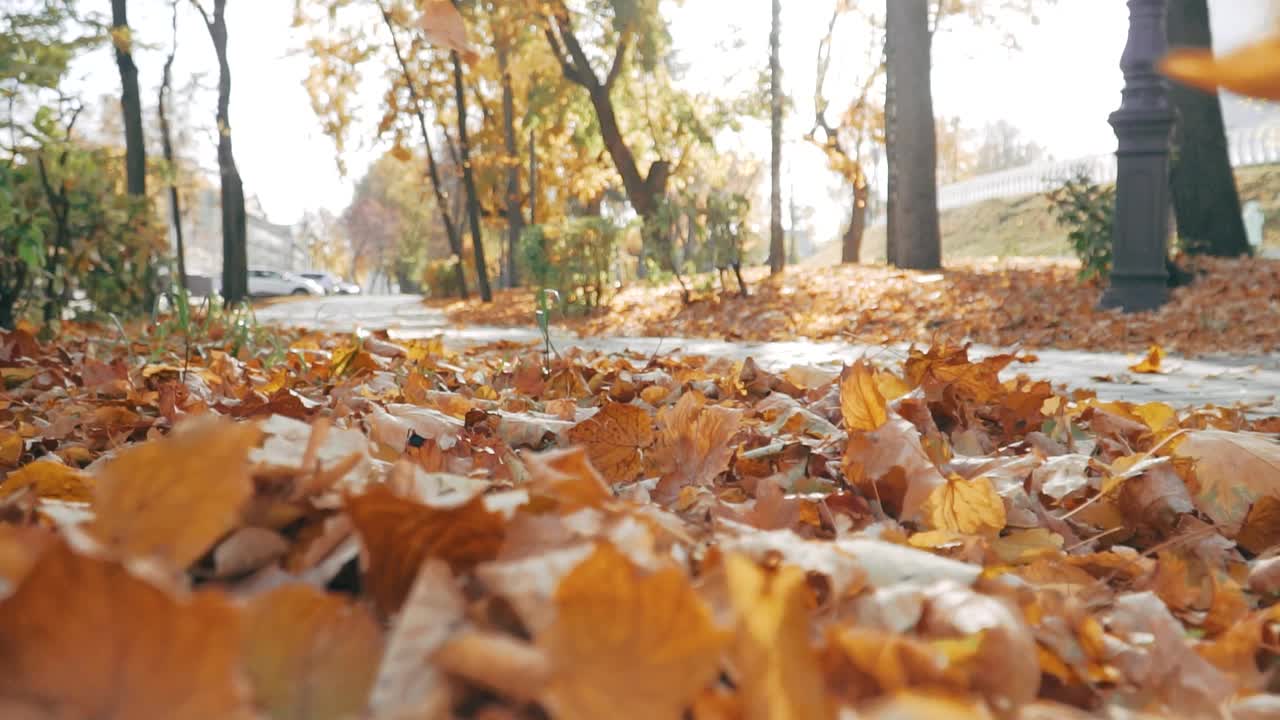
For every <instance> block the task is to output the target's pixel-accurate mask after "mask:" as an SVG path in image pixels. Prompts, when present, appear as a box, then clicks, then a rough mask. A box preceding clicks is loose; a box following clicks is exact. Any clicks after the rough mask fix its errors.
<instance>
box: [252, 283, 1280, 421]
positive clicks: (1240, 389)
mask: <svg viewBox="0 0 1280 720" xmlns="http://www.w3.org/2000/svg"><path fill="white" fill-rule="evenodd" d="M257 315H258V319H259V320H260V321H261V322H268V323H276V324H281V325H297V326H303V327H311V328H315V329H324V330H331V331H338V332H350V331H354V330H355V329H356V328H357V327H361V328H365V329H371V330H372V329H386V330H388V331H390V332H391V334H392V335H393V336H394V337H401V338H406V339H407V338H422V337H434V336H436V335H443V336H444V340H445V343H446V344H447V345H450V346H452V347H458V348H461V347H466V346H471V345H479V344H484V343H490V342H495V341H497V340H509V341H513V342H540V341H541V336H540V335H539V333H538V331H537V329H536V328H534V327H533V318H532V316H531V317H530V319H529V327H528V328H497V327H486V326H467V327H455V326H453V325H451V324H450V323H449V321H448V320H447V319H446V318H445V315H444V313H443V312H441V311H440V310H436V309H433V308H428V307H426V306H424V305H423V304H422V301H421V298H419V297H417V296H412V295H391V296H364V297H360V296H357V297H345V296H340V297H329V298H321V299H313V300H299V301H296V302H285V303H280V304H277V305H273V306H270V307H266V308H262V309H260V310H259V311H258V313H257ZM552 342H554V343H555V344H556V347H557V348H559V349H561V350H564V349H566V348H569V347H575V346H576V347H582V348H585V349H594V350H600V351H603V352H611V353H612V352H623V351H626V350H633V351H637V352H642V353H645V354H653V353H656V352H662V353H668V352H681V353H685V354H696V355H711V356H724V357H731V358H734V359H738V360H742V359H745V358H747V357H752V358H754V359H755V361H756V362H757V363H759V364H760V365H761V366H762V367H765V368H768V369H771V370H782V369H786V368H787V367H790V366H792V365H819V366H835V367H838V366H839V365H841V364H842V363H848V362H851V361H853V360H856V359H857V358H860V357H870V358H873V359H879V360H882V361H884V362H885V363H886V364H890V365H892V364H894V363H895V361H897V360H899V359H901V358H904V357H906V350H907V347H908V346H907V345H895V346H887V347H886V346H879V345H875V346H870V345H856V344H852V343H838V342H810V341H797V342H724V341H719V340H697V339H688V338H579V337H577V336H575V335H571V334H566V333H563V332H553V333H552ZM997 352H1000V349H998V348H992V347H983V346H974V348H973V355H974V356H976V357H981V356H984V355H987V354H993V353H997ZM1034 354H1035V355H1037V356H1038V357H1039V358H1040V361H1039V362H1037V363H1033V364H1030V365H1021V364H1017V365H1014V366H1012V367H1011V368H1010V369H1009V371H1007V372H1010V373H1018V372H1025V373H1026V374H1028V375H1030V376H1031V377H1034V378H1037V379H1044V380H1049V381H1051V382H1053V383H1055V384H1065V385H1067V386H1069V387H1071V388H1087V389H1091V390H1094V391H1096V392H1097V393H1098V396H1099V397H1102V398H1104V399H1112V400H1129V401H1132V402H1148V401H1160V402H1167V403H1170V404H1172V405H1174V406H1177V407H1187V406H1193V405H1194V406H1203V405H1209V404H1213V405H1228V406H1229V405H1234V404H1236V403H1245V404H1247V405H1249V406H1250V408H1251V411H1252V412H1253V413H1255V414H1259V415H1280V356H1269V357H1232V356H1223V357H1212V358H1200V359H1197V360H1188V359H1183V358H1176V357H1170V358H1166V359H1165V367H1167V368H1168V370H1169V371H1168V372H1167V373H1166V374H1163V375H1135V374H1133V373H1130V372H1129V370H1128V368H1129V366H1130V365H1132V364H1133V363H1134V362H1135V361H1136V360H1137V358H1135V357H1134V356H1131V355H1125V354H1122V353H1090V352H1081V351H1076V350H1036V351H1034Z"/></svg>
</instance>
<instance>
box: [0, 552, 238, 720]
mask: <svg viewBox="0 0 1280 720" xmlns="http://www.w3.org/2000/svg"><path fill="white" fill-rule="evenodd" d="M239 628H240V617H239V614H238V613H237V611H236V610H235V609H234V607H232V606H231V605H230V604H229V603H228V602H227V600H226V599H225V598H224V596H223V595H221V594H220V593H214V592H201V593H197V594H196V595H193V596H191V597H189V598H185V599H179V598H175V597H174V596H172V595H171V594H170V593H169V592H167V591H164V590H161V589H160V588H157V587H155V586H153V585H151V584H149V583H147V582H145V581H143V580H140V579H138V578H136V577H134V576H132V575H130V573H129V572H128V571H127V570H126V569H125V568H124V567H123V566H121V565H119V564H117V563H114V562H109V561H107V560H100V559H95V558H89V557H84V556H81V555H77V554H75V553H74V552H73V551H72V550H71V549H70V548H69V547H68V546H67V545H65V544H64V543H58V544H56V545H55V546H54V547H52V548H50V549H48V550H47V551H46V552H45V553H44V554H43V555H42V556H41V557H40V560H39V561H38V562H37V563H36V565H35V567H34V568H32V569H31V571H30V573H28V574H27V576H26V578H25V579H24V580H23V582H22V584H21V585H20V586H19V587H18V589H17V591H16V592H15V593H14V594H13V595H11V596H10V597H9V598H7V599H5V600H3V601H0V717H3V718H6V720H8V719H12V720H37V719H39V720H61V719H62V718H97V719H100V720H172V719H173V718H226V719H227V720H252V718H254V717H255V716H254V714H253V713H252V712H250V711H249V709H248V707H247V705H246V700H247V698H246V697H245V694H244V693H243V691H242V683H241V682H240V678H239V675H238V671H237V668H238V660H239V654H240V631H239Z"/></svg>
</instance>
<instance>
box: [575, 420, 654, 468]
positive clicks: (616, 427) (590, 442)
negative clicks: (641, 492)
mask: <svg viewBox="0 0 1280 720" xmlns="http://www.w3.org/2000/svg"><path fill="white" fill-rule="evenodd" d="M569 440H570V442H573V443H576V444H579V445H584V446H585V447H586V449H587V456H588V457H589V458H591V464H592V465H593V466H595V468H596V469H597V470H599V471H600V474H601V475H604V477H605V479H606V480H607V481H608V482H609V483H611V484H612V483H625V482H631V481H632V480H635V479H636V478H638V477H640V474H641V473H642V472H643V471H644V456H643V452H644V451H645V450H646V449H648V448H649V447H650V446H651V445H653V441H654V434H653V418H651V417H650V416H649V413H647V412H645V411H644V410H643V409H641V408H639V407H636V406H635V405H623V404H622V403H608V404H607V405H605V406H604V407H602V408H600V410H599V412H597V413H596V414H595V415H593V416H591V417H590V418H588V419H586V420H583V421H582V422H580V423H578V424H577V425H574V426H573V427H572V428H570V429H569Z"/></svg>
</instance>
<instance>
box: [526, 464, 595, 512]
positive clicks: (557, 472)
mask: <svg viewBox="0 0 1280 720" xmlns="http://www.w3.org/2000/svg"><path fill="white" fill-rule="evenodd" d="M525 464H526V466H527V467H528V470H529V494H530V496H531V497H532V498H533V499H534V500H535V506H536V501H537V500H539V499H541V500H543V501H545V502H548V503H552V504H554V505H555V507H556V509H557V510H558V511H559V512H560V513H563V514H568V513H571V512H575V511H577V510H580V509H582V508H587V507H597V508H598V507H600V506H601V505H603V504H604V503H606V502H608V501H609V500H612V499H613V493H611V492H609V488H608V487H606V486H605V483H604V479H603V478H601V477H600V473H598V472H596V470H595V468H594V467H593V463H592V462H591V461H590V460H589V459H588V453H587V451H585V450H584V449H583V448H571V449H569V450H553V451H551V452H546V453H540V454H536V455H528V456H526V457H525Z"/></svg>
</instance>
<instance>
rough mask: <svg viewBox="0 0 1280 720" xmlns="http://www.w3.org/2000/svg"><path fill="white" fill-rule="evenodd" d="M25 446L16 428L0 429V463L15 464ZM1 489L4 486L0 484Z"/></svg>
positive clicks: (20, 458) (19, 459)
mask: <svg viewBox="0 0 1280 720" xmlns="http://www.w3.org/2000/svg"><path fill="white" fill-rule="evenodd" d="M25 448H26V441H25V440H23V439H22V435H21V434H19V433H18V431H17V430H8V429H0V465H8V466H10V467H13V466H15V465H17V464H18V462H19V461H21V460H22V453H23V450H24V449H25ZM3 489H4V486H3V485H0V490H3Z"/></svg>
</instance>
